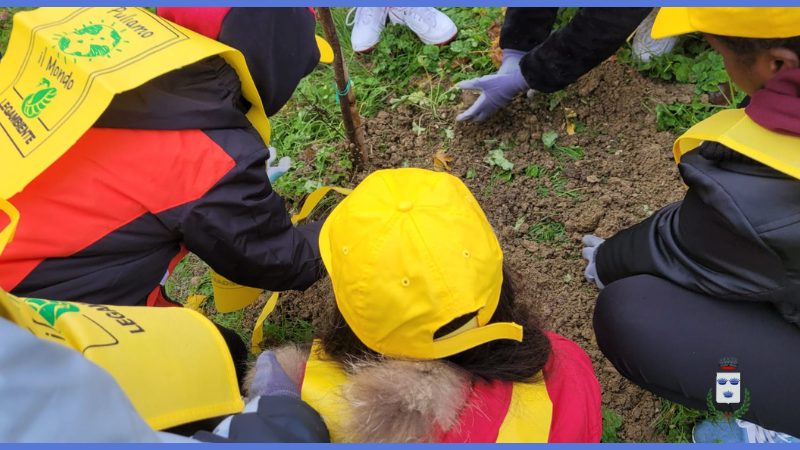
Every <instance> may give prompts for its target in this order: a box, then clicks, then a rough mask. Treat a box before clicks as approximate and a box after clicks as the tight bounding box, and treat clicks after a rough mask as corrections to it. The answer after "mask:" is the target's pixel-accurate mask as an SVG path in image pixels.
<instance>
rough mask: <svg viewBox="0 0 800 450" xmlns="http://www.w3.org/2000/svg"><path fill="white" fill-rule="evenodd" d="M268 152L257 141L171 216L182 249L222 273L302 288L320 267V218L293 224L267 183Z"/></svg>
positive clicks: (273, 286)
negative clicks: (183, 245)
mask: <svg viewBox="0 0 800 450" xmlns="http://www.w3.org/2000/svg"><path fill="white" fill-rule="evenodd" d="M236 132H237V133H245V131H236ZM222 133H228V134H230V133H231V132H224V131H223V132H222ZM253 133H255V132H254V131H253ZM210 134H212V135H213V134H214V133H210ZM253 141H255V139H253ZM242 142H244V140H242ZM267 154H268V152H267V149H266V147H263V144H261V145H260V146H258V150H256V151H254V152H251V153H250V154H246V155H243V156H241V157H240V158H238V161H237V164H236V166H235V167H234V168H233V169H231V171H230V172H229V173H227V174H226V175H225V176H224V177H223V178H222V179H221V180H220V181H219V182H217V184H215V185H214V186H213V187H212V188H211V189H210V190H209V191H208V192H207V193H206V194H205V195H203V197H201V198H200V199H198V200H196V201H194V202H191V203H188V204H186V205H183V206H180V207H178V208H175V210H174V211H170V214H171V215H173V216H177V217H174V218H173V220H174V221H175V222H177V225H176V228H177V231H178V232H179V233H180V235H181V238H182V239H183V242H184V244H185V246H186V249H187V250H189V251H190V252H192V253H194V254H196V255H197V256H199V257H200V258H201V259H202V260H203V261H205V262H206V263H207V264H208V265H209V266H211V268H212V269H214V270H215V271H216V272H217V273H219V274H220V275H222V276H223V277H225V278H227V279H229V280H231V281H233V282H235V283H239V284H242V285H245V286H251V287H257V288H262V289H267V290H270V291H285V290H291V289H297V290H303V289H306V288H308V287H309V286H311V284H313V283H314V282H315V281H316V280H318V279H319V278H320V276H321V275H322V274H323V273H324V272H323V271H322V263H321V258H320V253H319V231H320V228H321V227H322V224H321V223H312V224H309V225H305V226H298V227H294V226H293V225H292V222H291V219H290V216H289V213H288V212H287V211H286V206H285V202H284V200H283V198H281V196H280V195H278V193H277V192H275V191H273V190H272V186H271V185H270V183H269V179H268V177H267V173H266V164H265V161H266V159H267Z"/></svg>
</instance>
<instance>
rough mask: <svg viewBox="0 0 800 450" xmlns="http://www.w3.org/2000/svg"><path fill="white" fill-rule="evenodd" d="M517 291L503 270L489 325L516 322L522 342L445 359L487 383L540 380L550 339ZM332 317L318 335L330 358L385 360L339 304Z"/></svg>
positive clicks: (487, 346)
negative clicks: (357, 332) (356, 330)
mask: <svg viewBox="0 0 800 450" xmlns="http://www.w3.org/2000/svg"><path fill="white" fill-rule="evenodd" d="M516 290H517V287H516V283H515V280H514V275H512V274H511V273H510V271H508V270H506V269H505V268H503V286H502V289H501V292H500V301H499V302H498V305H497V309H496V310H495V312H494V315H493V316H492V318H491V320H490V321H489V323H495V322H515V323H517V324H519V325H521V326H522V328H523V335H522V342H516V341H511V340H507V339H501V340H496V341H490V342H487V343H486V344H483V345H479V346H477V347H474V348H471V349H469V350H467V351H464V352H461V353H458V354H456V355H453V356H449V357H447V358H443V359H444V360H445V361H449V362H450V363H452V364H454V365H456V366H458V367H460V368H461V369H463V370H465V371H466V372H468V373H470V374H471V375H472V376H474V377H476V378H479V379H483V380H500V381H514V382H533V381H536V380H535V379H534V378H533V377H534V376H535V375H536V374H537V373H538V372H539V371H540V370H542V368H543V367H544V365H545V363H547V359H548V357H549V356H550V351H551V347H550V340H549V339H548V338H547V335H545V334H544V332H543V331H542V329H541V328H540V325H539V319H538V317H537V316H536V315H535V314H534V313H533V311H532V310H531V308H529V307H526V306H525V305H521V304H519V303H518V302H517V299H516V295H515V294H516ZM473 317H475V313H473V314H468V315H466V316H463V317H459V318H457V319H456V320H454V321H453V322H451V323H450V324H448V325H445V326H444V327H442V329H440V330H439V331H438V332H437V333H436V334H435V335H434V337H435V338H438V337H441V336H444V335H446V334H448V333H449V332H452V331H454V330H456V329H458V328H459V327H460V326H461V325H463V324H464V323H466V322H467V321H468V320H469V319H472V318H473ZM329 318H330V322H329V323H325V324H323V325H322V327H321V329H320V332H319V335H318V337H319V339H320V340H321V342H322V348H323V349H324V351H325V353H326V354H327V356H328V357H330V358H331V359H333V360H335V361H339V362H341V363H345V364H347V363H349V362H356V361H363V360H378V359H380V358H382V356H381V355H379V354H377V353H376V352H374V351H372V350H370V349H369V348H368V347H367V346H366V345H364V344H363V343H362V342H361V341H360V340H359V339H358V337H356V335H355V333H353V331H352V330H351V329H350V327H349V326H348V325H347V322H345V320H344V317H342V314H341V312H339V309H338V308H337V307H336V306H335V305H332V307H331V308H330V313H329Z"/></svg>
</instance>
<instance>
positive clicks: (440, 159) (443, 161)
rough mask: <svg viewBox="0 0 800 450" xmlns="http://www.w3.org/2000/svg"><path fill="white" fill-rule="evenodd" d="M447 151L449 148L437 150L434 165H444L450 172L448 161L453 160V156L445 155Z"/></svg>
mask: <svg viewBox="0 0 800 450" xmlns="http://www.w3.org/2000/svg"><path fill="white" fill-rule="evenodd" d="M446 152H447V150H444V149H442V150H439V151H438V152H436V154H435V155H433V167H434V168H436V167H444V168H445V169H447V171H448V172H450V166H449V165H447V163H448V162H450V161H452V160H453V158H451V157H449V156H447V155H445V153H446Z"/></svg>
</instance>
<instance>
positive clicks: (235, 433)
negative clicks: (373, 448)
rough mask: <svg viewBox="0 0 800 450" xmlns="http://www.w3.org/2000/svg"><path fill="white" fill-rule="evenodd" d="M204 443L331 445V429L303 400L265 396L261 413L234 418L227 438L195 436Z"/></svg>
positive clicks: (209, 434) (210, 434)
mask: <svg viewBox="0 0 800 450" xmlns="http://www.w3.org/2000/svg"><path fill="white" fill-rule="evenodd" d="M193 438H194V439H197V440H198V441H201V442H219V443H224V442H229V443H307V442H309V443H329V442H330V441H331V439H330V435H329V434H328V428H327V427H326V426H325V422H323V421H322V418H321V417H320V415H319V413H317V412H316V411H314V409H313V408H312V407H311V406H309V405H308V403H305V402H303V401H301V400H297V399H294V398H291V397H285V396H265V397H261V398H260V399H259V400H258V410H257V411H256V412H251V413H241V414H237V415H235V416H233V419H232V420H231V426H230V431H229V433H228V437H227V438H224V437H221V436H217V435H215V434H213V433H209V432H207V431H201V432H199V433H197V434H195V435H194V436H193Z"/></svg>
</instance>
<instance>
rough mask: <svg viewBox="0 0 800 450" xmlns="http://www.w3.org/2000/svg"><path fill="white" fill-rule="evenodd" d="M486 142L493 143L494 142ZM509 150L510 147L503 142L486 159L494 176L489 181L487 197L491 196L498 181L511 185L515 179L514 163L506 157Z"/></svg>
mask: <svg viewBox="0 0 800 450" xmlns="http://www.w3.org/2000/svg"><path fill="white" fill-rule="evenodd" d="M486 142H487V143H493V142H494V141H486ZM508 149H509V147H508V145H506V144H505V143H503V142H501V143H500V145H498V146H497V148H496V149H494V150H490V151H489V155H488V156H487V157H486V158H484V162H486V164H489V167H491V168H492V176H491V179H490V180H489V185H488V186H486V192H485V194H486V196H487V197H489V196H490V195H491V188H492V186H493V185H494V182H495V181H496V180H498V179H499V180H506V182H508V183H511V181H512V180H513V179H514V163H512V162H511V161H509V160H507V159H506V157H505V151H506V150H508Z"/></svg>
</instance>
